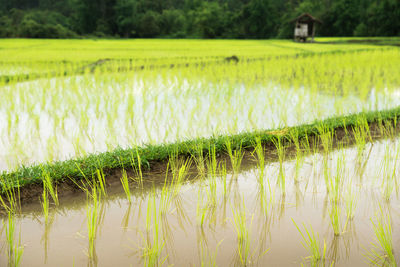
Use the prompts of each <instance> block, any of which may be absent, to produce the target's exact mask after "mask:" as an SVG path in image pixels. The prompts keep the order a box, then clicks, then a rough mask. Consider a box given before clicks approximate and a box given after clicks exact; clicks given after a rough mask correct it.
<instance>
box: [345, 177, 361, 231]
mask: <svg viewBox="0 0 400 267" xmlns="http://www.w3.org/2000/svg"><path fill="white" fill-rule="evenodd" d="M357 199H358V194H357V193H355V192H354V189H353V186H352V183H351V181H349V182H348V183H347V192H346V196H345V202H346V223H345V224H344V227H343V232H345V231H346V229H347V225H348V223H349V222H350V221H351V220H353V218H354V214H355V209H356V206H357Z"/></svg>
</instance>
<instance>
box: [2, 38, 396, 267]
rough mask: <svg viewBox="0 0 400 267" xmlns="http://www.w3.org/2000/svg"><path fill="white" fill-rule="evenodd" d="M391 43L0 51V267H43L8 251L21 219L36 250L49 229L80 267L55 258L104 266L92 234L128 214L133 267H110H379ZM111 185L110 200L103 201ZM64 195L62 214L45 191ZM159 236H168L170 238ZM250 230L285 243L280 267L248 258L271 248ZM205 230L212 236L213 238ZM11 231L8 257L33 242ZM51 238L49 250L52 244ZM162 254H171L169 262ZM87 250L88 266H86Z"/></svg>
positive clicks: (391, 109)
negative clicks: (56, 230)
mask: <svg viewBox="0 0 400 267" xmlns="http://www.w3.org/2000/svg"><path fill="white" fill-rule="evenodd" d="M399 43H400V39H399V38H368V39H362V38H351V39H346V38H317V42H316V43H295V42H293V41H290V40H251V41H250V40H155V39H152V40H144V39H138V40H28V39H7V40H0V93H1V98H0V179H1V181H0V182H1V185H2V195H1V196H2V198H1V204H2V206H3V208H4V214H6V217H5V218H4V225H3V228H4V229H5V231H3V232H4V234H2V237H3V236H4V238H5V239H6V240H7V248H8V250H7V251H8V254H7V253H5V254H4V255H6V254H7V255H8V257H2V260H1V261H0V262H1V263H2V264H7V262H8V264H10V262H11V263H12V264H11V265H13V264H15V265H18V264H19V263H21V265H23V266H29V265H30V263H34V264H36V265H38V264H43V259H42V258H40V257H36V256H34V255H36V254H40V253H39V252H40V249H41V248H40V247H36V246H28V245H27V246H24V245H22V244H23V243H24V242H23V241H21V240H20V241H18V240H17V239H18V238H17V232H16V231H17V230H16V229H14V228H15V223H17V224H18V223H19V224H22V225H24V224H27V225H30V227H33V228H35V227H41V226H40V225H41V224H40V225H38V224H37V222H35V220H34V219H32V218H33V217H35V216H36V217H38V218H39V219H40V221H41V222H42V223H43V225H44V226H43V227H44V231H45V232H46V233H47V231H49V229H48V228H49V222H50V221H51V220H54V218H55V217H57V216H60V218H59V221H57V220H56V224H57V223H58V226H59V227H61V225H64V226H65V227H66V228H68V230H71V231H72V232H74V231H75V232H79V233H83V234H82V235H83V236H85V238H87V241H88V247H87V249H88V250H87V253H86V254H87V255H86V256H87V257H83V258H82V255H84V253H83V252H82V251H80V253H81V254H79V252H77V251H76V250H75V243H74V242H73V241H71V240H69V241H66V242H67V244H68V246H67V248H66V249H67V251H69V252H70V253H71V255H73V257H74V259H75V258H76V260H77V262H78V263H79V265H82V264H84V263H85V264H86V261H87V264H89V265H97V264H99V265H102V264H101V263H102V260H103V263H104V264H106V265H107V255H108V254H107V253H118V252H112V251H113V250H112V249H110V250H109V252H104V249H109V247H107V244H108V241H107V240H111V239H112V238H111V237H108V238H104V239H101V238H98V236H99V235H100V232H99V230H98V228H99V227H101V225H102V223H101V222H100V221H101V217H102V216H105V217H107V218H110V216H111V214H113V211H114V212H116V213H118V214H119V215H121V216H122V217H124V218H125V217H126V216H128V219H127V220H128V221H129V216H130V215H129V214H130V209H131V204H132V203H135V205H134V208H133V209H134V211H133V213H135V212H137V214H138V215H137V217H138V219H137V221H136V222H135V223H132V222H131V225H132V224H133V225H135V227H136V228H135V227H134V228H135V229H136V230H135V231H136V236H135V237H132V238H133V239H134V240H136V241H137V242H136V241H135V242H136V243H135V246H136V245H137V243H140V245H137V246H136V247H139V249H136V250H134V251H135V256H133V258H130V259H129V260H125V258H124V256H123V255H121V256H120V258H121V262H120V264H123V265H126V264H128V263H130V264H134V266H136V265H137V264H143V265H146V266H161V265H163V264H165V265H168V264H176V265H177V266H183V265H185V264H186V265H187V264H192V265H195V266H197V265H201V266H214V265H215V264H217V265H219V266H224V265H225V266H226V264H229V260H230V259H231V258H230V257H229V256H227V255H228V254H229V255H231V254H232V253H233V254H234V255H235V256H233V257H232V259H231V260H232V261H233V262H234V265H238V266H250V265H260V266H263V263H265V262H267V261H268V260H271V262H272V263H273V264H278V265H282V266H284V265H289V264H290V262H291V263H293V262H294V261H296V264H300V262H303V263H304V264H310V265H312V266H324V265H328V266H331V264H333V265H335V264H336V263H338V266H344V265H347V264H355V265H357V264H360V263H362V262H363V261H364V262H368V263H369V264H372V265H374V264H375V265H379V266H382V265H384V266H395V265H396V259H397V260H398V259H399V258H398V257H399V253H398V250H399V249H400V248H399V246H398V242H397V243H396V240H398V238H399V234H400V233H399V232H398V230H397V229H395V225H396V222H397V223H400V217H399V216H398V214H399V212H400V210H399V207H400V205H399V204H400V202H399V194H398V192H399V190H400V186H399V184H400V177H399V173H398V171H399V164H398V159H399V155H400V154H399V151H400V145H399V142H398V137H397V133H398V118H399V116H400V104H399V103H400V75H399V73H400V47H399V46H398V44H399ZM242 159H243V162H242ZM160 164H164V165H165V166H164V165H162V167H160ZM242 165H243V166H242ZM160 168H165V169H161V177H159V176H160ZM242 170H243V171H242ZM144 172H145V173H147V174H146V175H144V174H143V173H144ZM115 177H117V181H118V185H119V189H115V186H114V187H113V186H110V188H108V187H107V183H108V182H107V181H108V180H110V181H113V179H114V180H115ZM147 180H148V181H147ZM66 181H68V184H75V185H76V187H77V188H81V189H83V191H84V193H86V194H85V195H86V198H85V199H82V198H80V197H81V196H82V195H80V196H77V197H76V198H77V200H72V202H73V203H74V202H76V203H79V204H77V205H76V206H74V204H71V202H70V199H68V200H65V202H64V203H63V198H62V197H61V198H60V203H59V200H58V197H57V188H56V187H55V186H56V185H57V186H58V187H59V188H63V182H66ZM154 181H156V182H154ZM81 182H82V184H81ZM121 184H122V187H121V186H120V185H121ZM33 185H39V187H41V186H43V194H42V193H40V195H37V194H36V195H35V194H33V193H32V194H31V195H32V196H31V197H30V199H29V197H27V199H28V200H30V202H33V204H29V205H27V206H26V207H25V206H24V205H22V208H21V207H20V203H19V194H20V191H23V195H24V197H26V195H30V194H29V192H28V193H27V190H25V189H24V188H28V189H29V188H30V187H29V186H32V188H33ZM235 185H236V187H235ZM113 188H114V189H113ZM183 189H184V190H183ZM60 190H62V189H59V191H58V193H59V194H60V195H63V194H62V192H60ZM254 192H257V197H256V199H254V197H255V196H254V194H253V193H254ZM367 194H370V195H371V197H370V198H369V197H368V196H367ZM193 196H195V197H193ZM286 198H287V199H286ZM32 199H34V201H32ZM37 199H40V201H39V202H38V201H37ZM313 199H315V200H317V201H316V202H315V203H314V202H313ZM117 203H119V204H117ZM121 203H122V204H121ZM139 203H140V204H139ZM321 203H323V205H322V204H321ZM357 204H359V205H358V206H357ZM103 205H105V206H106V207H104V206H103ZM118 205H119V206H118ZM313 205H314V206H315V209H313V207H314V206H313ZM71 206H72V208H71ZM117 206H118V207H117ZM227 206H228V207H227ZM107 207H108V208H107ZM109 207H113V208H109ZM223 207H225V208H223ZM293 207H296V210H297V209H298V210H299V212H295V211H294V210H293ZM75 209H76V210H78V211H79V212H77V213H78V215H77V214H76V212H75ZM125 209H129V211H128V210H126V213H128V215H126V213H125ZM142 209H143V210H142ZM185 209H186V211H185ZM227 209H228V211H227ZM285 209H289V211H288V212H286V213H285ZM60 210H63V211H64V212H65V214H71V216H72V217H73V218H75V219H76V220H78V221H80V220H81V219H82V220H83V221H84V222H85V223H84V224H85V225H86V226H85V229H84V230H82V229H80V230H79V229H78V230H77V229H74V228H73V227H74V223H68V222H67V221H66V217H64V216H61V215H57V214H58V211H60ZM102 212H104V213H102ZM392 212H393V214H394V215H390V214H392ZM7 214H8V215H7ZM79 214H80V215H79ZM124 214H125V215H124ZM140 214H141V215H140ZM221 214H222V215H221ZM311 214H312V216H314V217H312V219H309V220H308V221H307V220H306V219H307V218H310V216H311ZM382 214H384V216H383V215H382ZM388 214H389V215H388ZM52 216H53V217H52ZM220 216H221V217H220ZM254 217H255V218H256V219H255V221H254V224H253V218H254ZM51 218H53V219H51ZM118 218H119V217H118ZM262 218H264V219H262ZM354 218H355V219H354ZM121 219H122V218H121ZM167 219H170V220H171V221H172V222H171V223H172V224H173V225H174V226H173V229H174V230H171V229H169V231H168V228H169V227H168V225H165V223H166V222H165V221H166V220H167ZM263 220H265V221H263ZM269 220H271V221H269ZM303 221H306V224H304V225H303V224H302V222H303ZM293 222H294V223H293ZM371 222H372V224H371ZM113 223H115V222H114V221H113ZM118 223H119V222H118ZM50 224H51V223H50ZM77 224H79V223H77ZM105 224H106V225H109V226H110V225H113V224H111V223H110V224H107V222H106V223H105ZM121 224H122V223H121ZM167 224H168V223H167ZM226 224H228V225H229V226H228V227H227V228H225V225H226ZM366 224H368V225H369V227H366V226H365V225H366ZM205 225H207V227H206V226H205ZM266 225H269V226H268V227H274V225H275V226H279V225H281V226H282V227H281V228H280V230H279V229H275V230H276V231H277V232H276V233H278V232H279V233H280V234H282V235H285V231H289V232H290V233H292V235H293V236H294V235H295V236H296V237H293V239H294V240H295V243H294V244H291V245H290V246H289V247H292V248H291V249H292V250H293V253H292V252H291V253H289V254H288V255H289V256H288V258H287V259H286V258H285V257H283V256H280V257H279V256H278V255H283V254H284V251H285V250H284V249H282V247H280V246H282V245H283V244H281V243H280V242H277V241H275V242H277V243H274V242H273V241H271V242H267V241H266V240H264V241H265V242H264V243H262V244H261V243H260V244H258V243H257V242H256V240H257V235H258V234H260V235H262V234H264V236H263V237H264V238H266V239H268V238H270V239H271V240H276V239H273V238H272V236H275V238H278V239H279V237H277V236H276V234H274V232H273V231H272V230H270V229H268V230H267V229H259V227H261V228H262V227H264V226H265V227H267V226H266ZM359 225H360V228H359V229H358V230H357V229H356V228H355V226H359ZM397 225H398V224H397ZM391 226H393V228H391ZM110 227H111V226H110ZM124 227H125V228H128V229H130V228H129V227H128V226H124ZM196 227H198V228H196ZM50 228H51V226H50ZM111 228H112V227H111ZM111 228H109V229H111ZM125 228H124V229H125ZM166 229H167V230H166ZM184 229H188V231H189V232H192V231H193V232H196V231H197V234H198V235H197V239H196V240H197V245H198V246H199V251H198V253H193V251H191V252H190V251H189V252H187V253H188V255H190V256H188V257H189V258H190V259H189V258H188V259H186V258H185V257H180V255H179V253H176V252H177V251H180V250H181V249H182V250H183V251H185V249H187V248H185V246H184V244H185V238H187V237H184V232H185V230H184ZM251 229H252V231H251ZM14 230H15V231H14ZM218 230H219V231H221V232H224V233H225V234H224V235H222V236H221V235H219V234H215V236H214V237H215V238H211V237H210V236H213V233H218ZM314 230H315V231H314ZM20 231H21V232H20V233H22V240H25V239H24V236H29V237H27V240H29V241H30V242H31V243H35V242H37V240H38V238H40V237H37V236H33V235H30V234H27V233H26V232H25V231H28V230H25V229H24V228H23V227H22V228H21V230H20ZM116 231H118V233H120V232H119V230H116ZM198 231H200V232H198ZM202 231H203V232H202ZM229 231H230V232H229ZM263 231H265V233H264V232H263ZM271 231H272V232H271ZM307 231H309V232H308V233H309V235H307V233H306V232H307ZM105 232H106V234H104V236H107V233H112V231H111V230H105ZM123 232H124V231H122V229H121V235H122V236H124V237H123V238H122V239H124V240H125V241H127V240H126V239H127V237H126V236H125V235H124V234H123ZM139 232H140V234H138V233H139ZM10 233H11V234H10ZM200 233H201V234H200ZM268 233H270V234H268ZM318 233H319V235H318ZM357 234H359V235H361V237H360V239H359V241H353V239H352V238H353V237H355V236H357ZM145 235H146V237H144V236H145ZM55 236H57V237H55ZM55 236H53V237H50V238H49V240H53V241H52V244H54V242H58V241H60V240H61V239H62V237H60V236H59V235H58V234H55ZM174 236H176V243H173V242H171V244H169V243H168V242H170V241H171V240H169V239H172V240H173V239H174ZM367 236H368V237H369V238H367ZM373 236H375V239H376V240H375V239H374V237H373ZM46 238H47V237H46ZM46 238H45V240H47V239H46ZM225 238H226V239H227V241H224V242H223V241H221V240H224V239H225ZM286 238H289V237H287V236H286ZM303 238H304V239H303ZM396 238H397V239H396ZM42 239H43V237H42ZM98 239H100V240H98ZM128 239H129V238H128ZM188 239H189V241H187V242H191V241H193V242H194V244H196V242H195V241H196V240H194V238H188ZM392 239H393V240H392ZM57 240H58V241H57ZM96 240H97V241H98V243H99V246H100V250H101V251H103V252H104V253H98V255H97V254H96V246H95V243H96ZM138 240H139V241H138ZM163 240H164V241H163ZM207 240H209V241H207ZM114 241H115V240H114ZM325 241H326V242H328V243H329V244H330V246H328V247H326V244H325ZM393 241H394V243H393ZM46 242H47V241H46ZM207 242H210V245H209V247H207V248H206V247H205V244H208V243H207ZM287 242H289V241H287ZM302 242H303V245H304V248H305V250H304V251H303V250H301V248H302V247H301V243H302ZM370 242H373V243H374V244H375V246H370V244H371V243H370ZM111 243H112V242H111ZM111 243H110V244H111ZM128 243H129V242H128ZM225 243H228V244H230V245H227V246H226V247H224V244H225ZM231 244H235V245H231ZM274 244H275V246H274ZM124 246H128V245H127V244H126V242H125V243H124ZM193 246H195V245H193ZM220 246H221V250H222V252H221V253H219V247H220ZM335 246H339V247H342V248H338V247H335ZM360 246H364V247H366V248H365V250H364V253H361V252H362V251H361V250H360V248H359V247H360ZM188 247H190V246H188ZM343 247H345V248H343ZM269 248H270V249H271V250H269ZM299 248H300V249H299ZM47 249H48V248H47V247H46V246H45V255H46V259H45V262H46V260H47V257H48V258H49V263H50V264H52V265H59V264H60V262H59V261H58V260H60V259H61V258H62V257H61V258H58V257H57V255H58V253H59V252H57V251H56V247H55V246H53V247H51V249H50V252H49V253H47ZM335 249H337V251H336V252H335ZM342 249H343V250H345V249H347V250H348V251H349V252H348V253H347V257H346V256H345V254H346V253H344V252H343V251H342ZM396 249H397V251H396ZM52 251H53V253H52ZM137 251H139V252H137ZM256 251H257V252H256ZM231 252H232V253H231ZM305 253H308V254H310V255H311V256H310V255H309V257H307V254H305ZM26 254H28V255H30V256H26ZM362 254H365V255H364V257H363V256H362ZM118 255H119V254H118ZM138 255H139V256H138ZM360 255H361V256H360ZM20 256H22V261H21V262H20V261H19V260H20V258H19V257H20ZM302 256H304V257H303V258H302ZM396 257H397V258H396ZM289 260H290V262H289ZM74 262H75V261H74ZM70 263H71V265H72V261H71V262H70ZM64 264H65V263H64Z"/></svg>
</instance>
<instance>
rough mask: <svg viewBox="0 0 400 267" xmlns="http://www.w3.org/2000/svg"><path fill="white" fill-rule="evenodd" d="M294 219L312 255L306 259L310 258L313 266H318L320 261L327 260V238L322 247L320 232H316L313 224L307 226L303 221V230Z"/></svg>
mask: <svg viewBox="0 0 400 267" xmlns="http://www.w3.org/2000/svg"><path fill="white" fill-rule="evenodd" d="M292 221H293V224H294V225H295V226H296V228H297V230H298V231H299V233H300V235H301V237H302V238H303V241H302V245H303V247H304V248H305V249H306V250H308V252H309V253H310V256H308V257H306V259H309V260H310V263H311V266H318V265H319V264H320V263H324V262H325V260H326V243H325V240H324V243H323V247H321V242H320V240H319V234H318V233H315V232H314V230H313V228H312V226H311V225H310V227H309V228H307V226H306V225H305V224H304V223H303V228H304V230H303V231H302V230H301V229H300V227H299V226H298V225H297V224H296V222H295V221H294V220H293V219H292ZM323 265H324V264H323Z"/></svg>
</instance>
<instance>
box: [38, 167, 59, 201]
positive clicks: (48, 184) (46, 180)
mask: <svg viewBox="0 0 400 267" xmlns="http://www.w3.org/2000/svg"><path fill="white" fill-rule="evenodd" d="M42 172H43V173H42V175H43V176H42V177H43V187H44V190H46V191H47V192H48V193H49V195H50V196H51V198H52V199H53V201H54V204H55V205H56V206H58V205H59V202H58V193H57V186H54V183H53V179H52V178H51V177H50V173H49V172H48V171H47V170H45V169H42Z"/></svg>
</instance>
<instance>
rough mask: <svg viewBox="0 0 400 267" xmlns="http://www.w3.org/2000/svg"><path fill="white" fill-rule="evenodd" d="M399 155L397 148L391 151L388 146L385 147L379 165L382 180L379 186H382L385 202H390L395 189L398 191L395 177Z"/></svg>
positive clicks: (399, 150)
mask: <svg viewBox="0 0 400 267" xmlns="http://www.w3.org/2000/svg"><path fill="white" fill-rule="evenodd" d="M393 150H394V151H393ZM399 155H400V148H399V146H397V147H395V148H394V149H393V148H392V147H391V146H390V144H388V145H386V147H385V154H384V157H383V162H382V165H381V168H382V170H381V171H382V178H383V179H382V183H381V186H382V193H383V197H384V199H385V200H386V201H389V200H390V197H391V195H392V193H393V191H394V190H395V189H396V190H398V184H397V179H396V177H397V168H398V160H399Z"/></svg>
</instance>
